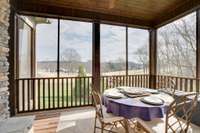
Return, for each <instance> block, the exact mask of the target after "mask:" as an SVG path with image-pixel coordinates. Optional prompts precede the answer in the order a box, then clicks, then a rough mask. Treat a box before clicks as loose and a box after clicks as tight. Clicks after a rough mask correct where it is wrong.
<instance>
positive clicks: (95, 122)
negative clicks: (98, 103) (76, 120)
mask: <svg viewBox="0 0 200 133" xmlns="http://www.w3.org/2000/svg"><path fill="white" fill-rule="evenodd" d="M96 124H97V116H96V115H95V121H94V133H96V127H97V125H96Z"/></svg>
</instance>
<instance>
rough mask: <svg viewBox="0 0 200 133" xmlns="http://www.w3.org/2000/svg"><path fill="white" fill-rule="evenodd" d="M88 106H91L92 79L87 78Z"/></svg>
mask: <svg viewBox="0 0 200 133" xmlns="http://www.w3.org/2000/svg"><path fill="white" fill-rule="evenodd" d="M87 91H88V94H87V95H88V105H89V104H90V79H89V78H87Z"/></svg>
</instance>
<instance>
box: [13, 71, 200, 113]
mask: <svg viewBox="0 0 200 133" xmlns="http://www.w3.org/2000/svg"><path fill="white" fill-rule="evenodd" d="M169 79H173V80H174V81H175V83H176V85H177V89H178V90H183V91H199V84H198V83H199V80H197V79H195V78H185V77H173V76H160V75H159V76H157V88H160V87H161V83H160V81H161V80H164V81H165V86H164V87H169V86H170V85H169V84H170V82H169ZM100 83H101V87H100V88H101V92H104V90H106V89H109V88H113V87H117V86H132V87H146V88H149V75H128V76H125V75H118V76H102V77H101V82H100ZM16 84H17V91H16V94H17V112H18V113H20V112H30V111H39V110H50V109H60V108H69V107H79V106H88V105H92V98H91V95H90V92H91V84H92V77H91V76H88V77H60V78H52V77H50V78H49V77H47V78H21V79H16ZM162 87H163V85H162Z"/></svg>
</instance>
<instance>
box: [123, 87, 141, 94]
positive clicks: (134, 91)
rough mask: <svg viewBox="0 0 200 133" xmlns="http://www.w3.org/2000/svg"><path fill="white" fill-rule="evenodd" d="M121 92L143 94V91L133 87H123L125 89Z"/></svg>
mask: <svg viewBox="0 0 200 133" xmlns="http://www.w3.org/2000/svg"><path fill="white" fill-rule="evenodd" d="M123 93H125V94H131V95H141V94H143V92H141V91H139V90H135V89H133V88H130V89H125V90H123Z"/></svg>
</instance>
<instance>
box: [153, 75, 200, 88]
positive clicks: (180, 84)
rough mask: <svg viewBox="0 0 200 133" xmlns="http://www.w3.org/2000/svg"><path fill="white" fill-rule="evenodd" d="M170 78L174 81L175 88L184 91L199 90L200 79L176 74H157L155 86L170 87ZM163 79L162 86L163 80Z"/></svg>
mask: <svg viewBox="0 0 200 133" xmlns="http://www.w3.org/2000/svg"><path fill="white" fill-rule="evenodd" d="M170 79H171V80H173V81H174V82H175V86H176V89H177V90H181V91H186V92H193V91H194V92H199V88H200V84H199V83H200V79H196V78H189V77H177V76H163V75H158V76H157V78H156V80H157V88H163V87H164V88H168V87H170ZM163 80H164V86H163V82H161V81H163Z"/></svg>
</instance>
